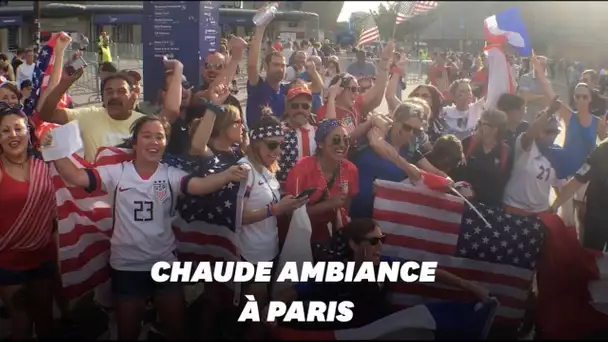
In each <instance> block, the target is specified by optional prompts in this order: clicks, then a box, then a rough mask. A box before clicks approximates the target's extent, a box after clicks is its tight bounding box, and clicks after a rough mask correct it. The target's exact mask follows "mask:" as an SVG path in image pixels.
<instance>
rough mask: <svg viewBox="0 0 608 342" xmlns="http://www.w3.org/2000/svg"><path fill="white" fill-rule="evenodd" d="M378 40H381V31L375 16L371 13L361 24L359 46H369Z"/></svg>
mask: <svg viewBox="0 0 608 342" xmlns="http://www.w3.org/2000/svg"><path fill="white" fill-rule="evenodd" d="M378 38H380V30H379V29H378V25H377V24H376V20H375V19H374V16H373V15H372V14H371V13H369V14H368V15H367V16H366V17H365V19H363V22H362V23H361V34H359V43H358V44H357V45H364V44H369V43H371V42H373V41H374V40H376V39H378Z"/></svg>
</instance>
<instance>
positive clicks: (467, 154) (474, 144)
mask: <svg viewBox="0 0 608 342" xmlns="http://www.w3.org/2000/svg"><path fill="white" fill-rule="evenodd" d="M477 145H478V141H477V138H476V137H475V136H474V135H473V136H471V141H470V142H469V146H468V147H467V150H466V151H464V157H465V159H466V158H469V157H470V156H471V155H472V154H473V152H475V149H476V148H477Z"/></svg>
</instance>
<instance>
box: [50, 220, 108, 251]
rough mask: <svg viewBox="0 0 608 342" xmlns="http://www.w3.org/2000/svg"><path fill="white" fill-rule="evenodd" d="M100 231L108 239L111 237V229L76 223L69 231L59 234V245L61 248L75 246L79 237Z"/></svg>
mask: <svg viewBox="0 0 608 342" xmlns="http://www.w3.org/2000/svg"><path fill="white" fill-rule="evenodd" d="M96 233H102V234H103V235H105V236H107V237H108V239H110V238H111V237H112V230H110V229H108V230H101V229H99V227H98V226H94V225H86V224H76V225H75V226H74V227H73V228H72V230H71V231H69V232H67V233H61V234H59V246H60V247H61V248H65V247H71V246H75V245H77V244H78V243H79V242H80V238H81V237H82V236H84V235H87V234H96Z"/></svg>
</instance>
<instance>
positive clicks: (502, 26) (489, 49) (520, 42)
mask: <svg viewBox="0 0 608 342" xmlns="http://www.w3.org/2000/svg"><path fill="white" fill-rule="evenodd" d="M484 37H485V39H486V42H487V46H486V49H485V53H486V55H487V56H488V64H489V65H488V66H489V70H490V72H489V76H488V91H487V94H486V103H485V108H486V109H496V103H497V102H498V98H499V97H500V96H501V95H502V94H503V93H511V94H513V93H515V80H514V79H513V75H512V73H511V65H510V64H509V62H508V60H507V56H506V55H505V51H504V50H503V47H504V46H505V45H506V44H507V43H508V44H509V45H511V46H512V47H513V48H515V49H516V50H517V51H518V52H519V54H520V55H522V56H529V55H530V54H531V51H532V47H531V44H530V39H529V38H528V32H527V30H526V25H525V24H524V21H523V19H522V17H521V15H520V14H519V9H518V8H516V7H514V8H511V9H508V10H506V11H503V12H500V13H498V14H495V15H493V16H490V17H488V18H486V20H484Z"/></svg>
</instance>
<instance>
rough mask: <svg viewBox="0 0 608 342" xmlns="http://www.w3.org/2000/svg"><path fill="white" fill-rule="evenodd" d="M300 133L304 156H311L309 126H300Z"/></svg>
mask: <svg viewBox="0 0 608 342" xmlns="http://www.w3.org/2000/svg"><path fill="white" fill-rule="evenodd" d="M300 135H301V136H302V157H307V156H310V137H309V136H308V129H307V128H304V127H302V128H300Z"/></svg>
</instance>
